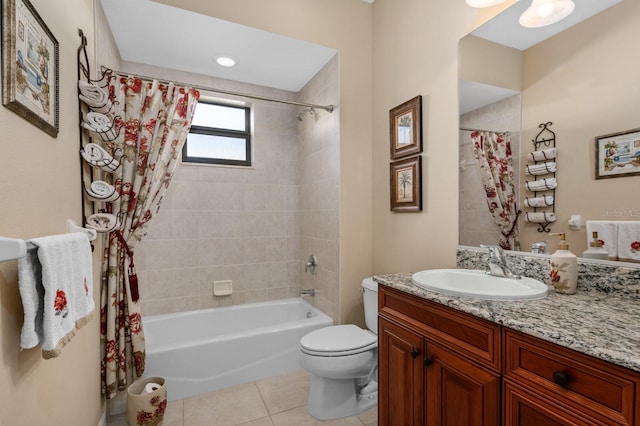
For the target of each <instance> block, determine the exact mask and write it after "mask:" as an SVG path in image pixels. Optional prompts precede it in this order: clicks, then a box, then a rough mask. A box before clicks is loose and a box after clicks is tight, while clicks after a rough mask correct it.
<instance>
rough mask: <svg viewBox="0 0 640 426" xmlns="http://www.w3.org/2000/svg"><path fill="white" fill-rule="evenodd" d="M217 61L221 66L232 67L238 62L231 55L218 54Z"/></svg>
mask: <svg viewBox="0 0 640 426" xmlns="http://www.w3.org/2000/svg"><path fill="white" fill-rule="evenodd" d="M216 63H217V64H218V65H220V66H221V67H225V68H231V67H235V66H236V64H237V63H238V62H237V61H236V60H235V59H233V58H232V57H230V56H218V57H217V58H216Z"/></svg>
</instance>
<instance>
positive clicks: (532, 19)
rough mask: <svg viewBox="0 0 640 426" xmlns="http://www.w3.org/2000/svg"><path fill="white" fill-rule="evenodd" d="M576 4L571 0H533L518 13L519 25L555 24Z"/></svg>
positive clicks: (541, 25) (571, 10) (532, 26)
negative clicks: (525, 8) (526, 7)
mask: <svg viewBox="0 0 640 426" xmlns="http://www.w3.org/2000/svg"><path fill="white" fill-rule="evenodd" d="M575 7H576V5H575V3H574V2H573V1H571V0H533V2H532V3H531V6H529V8H528V9H527V10H525V11H524V13H523V14H522V15H520V20H519V22H520V25H522V26H523V27H527V28H538V27H544V26H547V25H551V24H555V23H556V22H558V21H561V20H563V19H564V18H566V17H567V16H569V15H570V14H571V12H573V9H575Z"/></svg>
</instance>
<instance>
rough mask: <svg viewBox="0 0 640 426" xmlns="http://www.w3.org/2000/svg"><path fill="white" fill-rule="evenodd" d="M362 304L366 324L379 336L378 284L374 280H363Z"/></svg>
mask: <svg viewBox="0 0 640 426" xmlns="http://www.w3.org/2000/svg"><path fill="white" fill-rule="evenodd" d="M362 302H363V304H364V322H365V323H366V324H367V328H368V329H369V330H371V331H372V332H374V333H376V334H378V283H377V282H375V281H374V280H373V278H365V279H364V280H362Z"/></svg>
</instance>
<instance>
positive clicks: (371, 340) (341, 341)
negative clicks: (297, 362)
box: [300, 324, 378, 357]
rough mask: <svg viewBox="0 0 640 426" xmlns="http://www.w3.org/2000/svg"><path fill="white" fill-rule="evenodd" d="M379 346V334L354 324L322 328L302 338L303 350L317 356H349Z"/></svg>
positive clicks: (301, 347)
mask: <svg viewBox="0 0 640 426" xmlns="http://www.w3.org/2000/svg"><path fill="white" fill-rule="evenodd" d="M377 346H378V336H377V335H375V334H374V333H372V332H370V331H368V330H363V329H361V328H360V327H357V326H355V325H353V324H345V325H336V326H331V327H325V328H321V329H318V330H315V331H312V332H311V333H308V334H307V335H305V336H304V337H303V338H302V339H300V349H301V350H302V352H304V353H306V354H309V355H315V356H326V357H336V356H347V355H354V354H359V353H362V352H366V351H369V350H371V349H374V348H376V347H377Z"/></svg>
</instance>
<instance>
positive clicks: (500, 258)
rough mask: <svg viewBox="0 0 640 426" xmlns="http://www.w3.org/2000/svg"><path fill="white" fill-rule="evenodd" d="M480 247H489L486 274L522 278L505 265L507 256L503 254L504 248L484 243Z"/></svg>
mask: <svg viewBox="0 0 640 426" xmlns="http://www.w3.org/2000/svg"><path fill="white" fill-rule="evenodd" d="M480 247H482V248H487V249H489V266H488V268H487V274H488V275H493V276H496V277H505V278H515V279H517V280H519V279H520V278H522V277H521V276H520V275H518V274H514V273H513V272H511V269H509V266H508V265H507V258H506V257H505V255H504V250H502V247H500V246H494V245H484V244H481V245H480Z"/></svg>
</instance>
